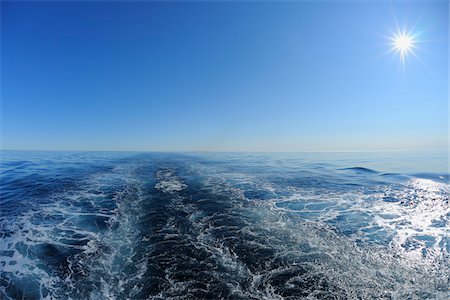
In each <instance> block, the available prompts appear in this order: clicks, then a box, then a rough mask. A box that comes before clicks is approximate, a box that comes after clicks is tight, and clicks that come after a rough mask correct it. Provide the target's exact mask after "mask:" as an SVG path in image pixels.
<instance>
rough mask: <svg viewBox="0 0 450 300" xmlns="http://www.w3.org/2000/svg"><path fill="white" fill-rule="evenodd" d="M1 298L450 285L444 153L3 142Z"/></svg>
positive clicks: (403, 290)
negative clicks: (17, 145)
mask: <svg viewBox="0 0 450 300" xmlns="http://www.w3.org/2000/svg"><path fill="white" fill-rule="evenodd" d="M0 172H1V173H0V191H1V194H0V240H1V242H0V299H40V298H41V299H255V300H260V299H443V300H448V299H450V205H449V194H450V184H449V171H448V155H447V153H446V152H427V153H425V152H423V153H421V152H414V153H413V152H367V153H356V152H342V153H289V154H288V153H285V154H269V153H133V152H24V151H2V152H1V162H0Z"/></svg>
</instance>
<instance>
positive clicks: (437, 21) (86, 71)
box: [1, 1, 449, 151]
mask: <svg viewBox="0 0 450 300" xmlns="http://www.w3.org/2000/svg"><path fill="white" fill-rule="evenodd" d="M448 6H449V5H448V2H447V1H422V2H417V1H416V2H408V1H402V2H398V3H397V2H392V1H389V2H384V3H382V2H379V1H377V2H371V3H369V2H365V1H364V2H359V3H358V2H338V1H333V2H316V3H314V2H282V3H280V2H166V3H163V2H143V1H141V2H117V1H116V2H113V1H110V2H108V1H103V2H86V1H84V2H65V1H60V2H57V1H52V2H5V1H2V2H1V17H2V18H1V50H2V52H1V75H2V77H1V83H2V88H1V98H2V99H1V101H2V106H1V109H2V111H1V117H2V121H1V126H2V128H1V129H2V148H3V149H50V150H175V151H178V150H180V151H193V150H194V151H195V150H222V151H334V150H392V149H409V150H412V149H434V148H440V149H446V148H447V145H448V144H447V139H448V138H447V133H448V114H449V110H448V21H449V20H448V18H449V17H448V15H449V7H448ZM396 20H397V22H398V23H399V24H400V25H401V26H405V27H406V28H408V29H411V28H415V29H414V34H418V40H420V41H422V43H420V44H419V45H418V46H419V47H420V49H418V50H416V54H417V58H415V57H412V56H409V57H408V58H407V61H406V64H405V65H404V66H402V65H401V64H400V58H399V56H398V55H396V54H394V53H389V52H388V51H389V49H390V46H389V45H388V43H389V40H388V38H387V37H386V36H390V35H391V33H392V30H395V28H396Z"/></svg>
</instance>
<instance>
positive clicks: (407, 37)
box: [390, 31, 416, 64]
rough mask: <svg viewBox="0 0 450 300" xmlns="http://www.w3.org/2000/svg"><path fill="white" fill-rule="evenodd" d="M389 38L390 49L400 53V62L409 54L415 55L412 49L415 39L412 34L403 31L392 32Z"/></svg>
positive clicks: (414, 45) (403, 61)
mask: <svg viewBox="0 0 450 300" xmlns="http://www.w3.org/2000/svg"><path fill="white" fill-rule="evenodd" d="M390 39H391V46H392V48H391V50H393V51H395V52H396V53H398V54H399V55H400V60H401V62H402V64H404V63H405V59H406V57H407V56H408V55H409V54H412V55H414V56H415V53H414V49H415V47H416V40H415V39H414V36H413V35H412V34H410V33H407V32H405V31H403V32H398V33H394V34H393V36H392V37H391V38H390Z"/></svg>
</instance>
